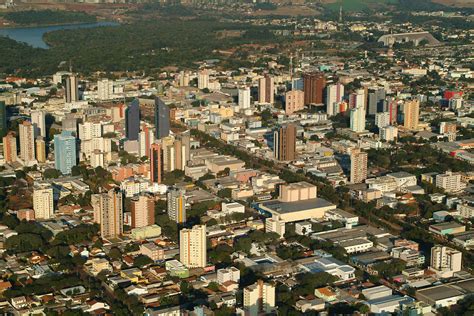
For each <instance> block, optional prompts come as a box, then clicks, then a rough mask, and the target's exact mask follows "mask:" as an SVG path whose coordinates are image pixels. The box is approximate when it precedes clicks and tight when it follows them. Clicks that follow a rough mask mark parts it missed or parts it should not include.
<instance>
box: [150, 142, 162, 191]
mask: <svg viewBox="0 0 474 316" xmlns="http://www.w3.org/2000/svg"><path fill="white" fill-rule="evenodd" d="M162 172H163V163H162V150H161V144H157V143H155V144H152V145H151V146H150V181H151V182H156V183H161V175H162Z"/></svg>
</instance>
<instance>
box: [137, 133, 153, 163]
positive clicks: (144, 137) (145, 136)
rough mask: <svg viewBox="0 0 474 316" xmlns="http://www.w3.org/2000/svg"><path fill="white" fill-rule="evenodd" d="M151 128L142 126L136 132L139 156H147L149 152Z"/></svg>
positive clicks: (151, 136)
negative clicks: (138, 131) (137, 132)
mask: <svg viewBox="0 0 474 316" xmlns="http://www.w3.org/2000/svg"><path fill="white" fill-rule="evenodd" d="M153 137H154V135H153V129H151V128H143V129H142V130H141V131H140V133H139V134H138V151H139V154H140V157H143V156H148V155H149V153H150V145H151V143H150V142H151V140H153V139H154V138H153Z"/></svg>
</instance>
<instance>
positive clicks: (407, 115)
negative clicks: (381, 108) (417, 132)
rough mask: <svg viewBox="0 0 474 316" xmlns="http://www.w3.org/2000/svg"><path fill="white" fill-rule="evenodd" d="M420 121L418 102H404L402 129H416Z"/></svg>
mask: <svg viewBox="0 0 474 316" xmlns="http://www.w3.org/2000/svg"><path fill="white" fill-rule="evenodd" d="M419 119H420V101H418V100H412V101H406V102H405V105H404V106H403V127H405V128H406V129H417V128H418V122H419Z"/></svg>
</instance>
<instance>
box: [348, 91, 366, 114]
mask: <svg viewBox="0 0 474 316" xmlns="http://www.w3.org/2000/svg"><path fill="white" fill-rule="evenodd" d="M349 107H350V108H358V107H362V108H363V109H364V114H365V91H364V89H359V90H357V91H356V92H354V93H351V94H350V95H349Z"/></svg>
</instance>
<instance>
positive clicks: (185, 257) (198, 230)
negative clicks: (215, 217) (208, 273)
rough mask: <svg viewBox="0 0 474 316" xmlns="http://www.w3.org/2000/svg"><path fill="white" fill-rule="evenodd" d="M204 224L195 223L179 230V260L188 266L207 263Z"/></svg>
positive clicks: (202, 265)
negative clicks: (191, 226)
mask: <svg viewBox="0 0 474 316" xmlns="http://www.w3.org/2000/svg"><path fill="white" fill-rule="evenodd" d="M206 247H207V245H206V225H195V226H193V228H191V229H187V228H185V229H181V230H180V232H179V261H181V263H182V264H184V265H185V266H186V267H188V268H204V267H205V266H206V265H207V249H206Z"/></svg>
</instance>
